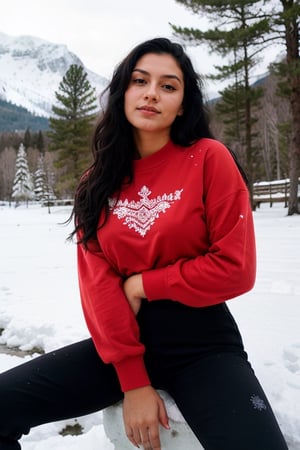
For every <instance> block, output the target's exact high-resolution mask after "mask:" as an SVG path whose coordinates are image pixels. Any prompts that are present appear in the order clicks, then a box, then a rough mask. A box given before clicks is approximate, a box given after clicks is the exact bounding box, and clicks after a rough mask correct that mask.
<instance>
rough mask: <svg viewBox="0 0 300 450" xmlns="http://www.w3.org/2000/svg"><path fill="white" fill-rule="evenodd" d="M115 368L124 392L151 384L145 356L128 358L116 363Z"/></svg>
mask: <svg viewBox="0 0 300 450" xmlns="http://www.w3.org/2000/svg"><path fill="white" fill-rule="evenodd" d="M114 368H115V369H116V372H117V375H118V378H119V382H120V385H121V389H122V391H123V392H126V391H130V390H131V389H137V388H140V387H143V386H148V385H149V384H151V382H150V379H149V376H148V373H147V371H146V367H145V364H144V359H143V356H135V357H132V358H126V359H124V360H122V361H120V362H118V363H114Z"/></svg>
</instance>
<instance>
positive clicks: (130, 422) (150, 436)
mask: <svg viewBox="0 0 300 450" xmlns="http://www.w3.org/2000/svg"><path fill="white" fill-rule="evenodd" d="M123 418H124V425H125V431H126V435H127V437H128V439H129V440H130V442H132V444H133V445H135V446H136V447H139V445H143V448H144V450H161V444H160V437H159V425H160V424H161V425H162V426H163V427H164V428H166V429H167V430H168V429H170V427H169V421H168V415H167V411H166V408H165V404H164V401H163V400H162V398H161V397H160V396H159V395H158V393H157V392H156V390H155V389H154V388H153V387H152V386H144V387H141V388H137V389H132V390H131V391H127V392H125V394H124V403H123Z"/></svg>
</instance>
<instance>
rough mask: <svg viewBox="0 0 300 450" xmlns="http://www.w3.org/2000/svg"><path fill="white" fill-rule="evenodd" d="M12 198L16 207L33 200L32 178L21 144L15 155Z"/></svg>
mask: <svg viewBox="0 0 300 450" xmlns="http://www.w3.org/2000/svg"><path fill="white" fill-rule="evenodd" d="M12 198H13V199H14V200H15V201H16V206H17V205H18V203H19V202H20V201H27V202H28V201H29V200H32V199H33V198H34V191H33V183H32V177H31V174H30V171H29V167H28V162H27V154H26V151H25V147H24V145H23V143H21V144H20V147H19V150H18V154H17V159H16V170H15V178H14V182H13V188H12Z"/></svg>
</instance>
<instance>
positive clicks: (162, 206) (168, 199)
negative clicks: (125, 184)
mask: <svg viewBox="0 0 300 450" xmlns="http://www.w3.org/2000/svg"><path fill="white" fill-rule="evenodd" d="M182 191H183V189H178V190H177V191H175V192H173V193H170V194H162V195H158V196H157V197H156V198H149V196H150V194H151V191H150V189H149V188H148V187H147V186H143V187H142V188H141V189H140V191H139V192H138V195H139V196H140V197H141V199H140V200H138V201H134V200H131V201H129V200H128V199H125V200H118V201H117V202H116V200H115V199H109V208H110V209H111V210H112V212H113V214H114V215H116V216H117V217H118V219H120V220H122V219H124V222H123V224H124V225H127V226H128V228H130V229H131V228H133V229H134V230H135V231H136V232H137V233H139V234H140V235H141V236H142V237H144V236H145V235H146V233H147V232H148V231H149V230H150V228H151V227H152V225H154V223H155V221H156V220H157V219H158V218H159V216H160V214H161V213H165V212H166V210H167V209H169V208H170V207H171V206H172V205H173V204H174V202H176V201H178V200H181V193H182Z"/></svg>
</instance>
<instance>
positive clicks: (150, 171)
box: [78, 139, 256, 391]
mask: <svg viewBox="0 0 300 450" xmlns="http://www.w3.org/2000/svg"><path fill="white" fill-rule="evenodd" d="M78 272H79V285H80V292H81V299H82V305H83V311H84V315H85V318H86V322H87V325H88V328H89V330H90V333H91V336H92V338H93V340H94V343H95V345H96V348H97V351H98V352H99V354H100V356H101V358H102V359H103V361H105V362H106V363H112V364H113V365H114V367H115V369H116V371H117V374H118V377H119V380H120V384H121V387H122V389H123V391H127V390H130V389H134V388H138V387H141V386H145V385H147V384H150V380H149V377H148V374H147V372H146V369H145V366H144V361H143V354H144V350H145V349H144V346H143V345H142V344H141V342H140V341H139V327H138V324H137V321H136V318H135V316H134V314H133V313H132V311H131V308H130V306H129V304H128V302H127V299H126V297H125V295H124V292H123V289H122V285H123V281H124V279H126V278H127V277H129V276H130V275H133V274H136V273H142V277H143V285H144V290H145V293H146V296H147V300H148V301H159V300H160V299H169V300H174V301H177V302H181V303H184V304H186V305H189V306H192V307H203V306H209V305H215V304H217V303H221V302H224V301H226V300H228V299H231V298H233V297H236V296H238V295H241V294H243V293H245V292H247V291H248V290H250V289H251V288H252V287H253V285H254V281H255V272H256V256H255V239H254V229H253V218H252V211H251V208H250V204H249V194H248V190H247V188H246V186H245V184H244V181H243V179H242V177H241V175H240V172H239V171H238V169H237V167H236V164H235V162H234V160H233V158H232V156H231V154H230V153H229V151H228V150H227V149H226V148H225V147H224V146H223V145H222V144H221V143H220V142H218V141H215V140H213V139H201V140H200V141H198V142H196V143H195V144H194V145H192V146H191V147H188V148H183V147H180V146H176V145H174V144H173V143H172V142H169V143H168V144H166V145H165V146H164V147H163V148H161V149H160V150H159V151H158V152H156V153H154V154H152V155H150V156H148V157H146V158H143V159H140V160H136V161H134V180H133V182H132V183H131V184H130V185H126V186H125V187H124V189H123V190H122V192H121V195H120V197H119V199H118V201H116V199H110V215H109V219H108V222H107V223H106V225H105V226H104V227H103V228H101V229H100V230H99V231H98V233H97V240H94V241H92V242H90V243H89V250H88V251H86V250H84V248H83V247H82V246H81V245H79V246H78Z"/></svg>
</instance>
